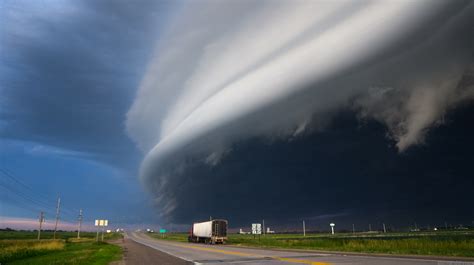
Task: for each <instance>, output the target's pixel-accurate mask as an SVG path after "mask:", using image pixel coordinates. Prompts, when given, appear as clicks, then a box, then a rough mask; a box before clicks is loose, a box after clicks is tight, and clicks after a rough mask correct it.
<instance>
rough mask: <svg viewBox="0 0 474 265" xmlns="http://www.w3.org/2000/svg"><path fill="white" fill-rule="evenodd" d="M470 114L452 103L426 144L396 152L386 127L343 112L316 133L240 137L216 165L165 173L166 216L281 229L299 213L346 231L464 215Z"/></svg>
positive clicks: (464, 218) (471, 108)
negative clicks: (171, 205)
mask: <svg viewBox="0 0 474 265" xmlns="http://www.w3.org/2000/svg"><path fill="white" fill-rule="evenodd" d="M472 115H474V105H472V104H470V105H463V106H461V107H459V108H458V109H457V110H455V111H454V112H452V113H451V115H448V116H447V117H446V123H447V126H442V127H439V128H437V129H435V130H432V131H431V132H430V133H429V134H428V136H427V142H428V144H427V145H422V146H417V147H414V148H412V149H410V150H409V151H407V152H405V153H403V154H399V153H398V151H397V149H396V147H395V142H394V141H389V140H387V138H386V129H385V128H384V126H382V125H381V124H379V123H377V122H374V121H372V122H367V123H366V124H364V125H361V124H360V121H359V120H358V118H357V117H356V116H355V114H354V113H353V112H350V111H344V112H341V113H338V114H337V115H336V118H335V119H334V120H333V122H332V123H331V125H330V126H328V127H327V128H326V129H325V130H324V131H322V132H318V133H312V134H307V135H304V136H300V137H297V138H294V139H292V140H290V141H288V140H276V141H268V140H265V139H262V138H255V139H252V140H249V141H245V142H241V143H237V144H235V145H234V146H233V148H232V152H230V153H229V154H228V155H227V156H226V157H224V158H223V160H222V161H221V162H220V163H219V164H217V165H215V166H213V167H211V166H209V165H207V164H205V163H190V164H192V166H189V167H187V169H186V170H184V171H181V172H179V173H176V175H177V176H179V177H176V178H174V179H170V182H171V183H168V185H169V186H172V187H174V192H175V194H174V195H175V196H174V198H176V201H175V203H176V204H177V205H179V207H178V208H177V210H176V211H175V214H174V215H173V217H172V219H170V220H171V221H174V222H177V223H186V222H189V221H193V220H194V221H198V220H206V219H207V218H208V216H213V217H221V218H227V219H229V220H230V222H231V224H232V226H233V227H238V226H247V225H248V224H250V223H252V222H255V221H260V220H262V219H265V222H266V223H267V224H268V225H270V226H272V227H279V228H285V227H288V228H295V227H298V226H299V224H300V221H301V220H306V221H307V224H308V226H311V227H312V228H316V229H327V227H328V226H327V224H328V223H329V222H331V221H333V222H336V223H337V224H338V227H339V228H346V229H349V228H350V227H351V224H352V223H355V224H356V225H357V227H358V228H359V229H360V228H362V226H363V228H365V229H366V228H367V224H368V223H372V225H373V228H374V229H377V228H378V226H379V225H380V224H381V223H382V222H385V223H386V224H390V225H391V226H393V227H398V228H400V227H401V226H402V227H407V226H408V225H410V224H411V225H413V222H418V224H423V225H427V224H431V225H434V224H438V225H439V224H443V223H444V221H447V222H450V223H456V222H457V223H462V222H464V223H470V222H471V220H472V218H474V215H473V212H472V211H471V204H472V192H471V190H472V189H473V188H474V187H473V184H472V175H471V172H472V170H471V165H472V162H474V161H473V156H472V155H471V152H472V146H474V140H473V138H472V135H474V126H473V123H472ZM188 162H189V161H188ZM190 176H192V177H190ZM174 181H176V182H174Z"/></svg>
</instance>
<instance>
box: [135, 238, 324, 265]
mask: <svg viewBox="0 0 474 265" xmlns="http://www.w3.org/2000/svg"><path fill="white" fill-rule="evenodd" d="M135 236H137V237H140V238H143V239H144V240H147V241H148V240H149V239H145V238H144V237H141V236H140V235H139V234H135ZM151 241H155V242H156V239H152V240H151ZM160 243H163V244H164V245H169V246H175V247H181V248H189V249H197V250H202V251H207V252H214V253H222V254H227V255H234V256H242V257H257V258H271V259H274V260H278V261H283V262H288V263H301V264H309V265H331V263H327V262H319V261H313V260H305V259H296V258H283V257H278V256H264V255H259V254H251V253H244V252H239V251H231V250H223V249H215V248H209V247H200V246H191V245H186V244H184V243H172V242H162V241H161V240H160ZM165 253H166V252H165ZM168 254H170V255H172V254H171V253H168Z"/></svg>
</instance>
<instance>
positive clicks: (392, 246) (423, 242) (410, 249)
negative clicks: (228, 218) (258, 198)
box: [151, 231, 474, 257]
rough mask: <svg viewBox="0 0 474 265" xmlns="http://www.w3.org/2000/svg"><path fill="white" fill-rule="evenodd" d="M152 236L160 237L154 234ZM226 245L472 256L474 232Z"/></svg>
mask: <svg viewBox="0 0 474 265" xmlns="http://www.w3.org/2000/svg"><path fill="white" fill-rule="evenodd" d="M151 235H152V236H153V237H156V238H161V236H160V235H158V234H151ZM228 238H229V240H228V244H233V245H240V246H252V247H270V248H291V249H307V250H323V251H347V252H364V253H386V254H401V255H436V256H457V257H474V231H462V232H456V231H452V232H438V233H386V234H384V233H379V234H362V233H361V234H355V235H353V234H349V233H348V234H338V235H334V236H330V235H328V234H310V235H307V236H306V237H303V236H302V235H301V234H273V235H265V236H263V235H262V236H261V237H260V240H259V239H258V238H256V239H254V237H253V236H252V235H239V234H230V235H229V236H228ZM164 239H166V240H174V241H182V242H185V241H187V234H185V233H182V234H178V233H176V234H167V235H166V236H165V238H164Z"/></svg>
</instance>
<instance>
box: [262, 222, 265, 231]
mask: <svg viewBox="0 0 474 265" xmlns="http://www.w3.org/2000/svg"><path fill="white" fill-rule="evenodd" d="M262 227H263V235H265V219H263V220H262Z"/></svg>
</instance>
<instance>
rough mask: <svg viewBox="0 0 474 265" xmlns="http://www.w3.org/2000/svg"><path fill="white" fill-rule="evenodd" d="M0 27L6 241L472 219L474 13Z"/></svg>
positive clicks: (120, 5)
mask: <svg viewBox="0 0 474 265" xmlns="http://www.w3.org/2000/svg"><path fill="white" fill-rule="evenodd" d="M0 12H1V13H0V24H1V25H2V26H1V27H0V34H1V35H0V38H1V39H0V44H1V46H0V49H1V50H0V139H1V142H0V151H1V160H0V176H1V178H0V180H1V182H0V189H1V193H0V199H1V204H0V207H1V208H0V218H2V220H3V221H2V220H0V226H1V225H2V222H3V224H4V225H6V224H13V223H14V222H15V220H17V222H18V223H20V222H21V220H24V219H25V218H26V219H28V218H35V217H36V216H37V214H38V212H39V210H40V209H43V208H44V210H45V211H47V213H48V214H49V218H52V215H53V212H54V200H55V198H56V196H58V194H59V195H60V196H61V198H62V201H63V202H64V209H65V212H64V221H69V222H74V219H75V215H77V210H78V209H80V208H83V209H84V210H85V212H86V213H87V214H88V218H89V220H93V219H95V218H99V217H104V218H109V219H110V220H113V221H114V222H115V223H120V224H128V225H136V224H141V223H145V224H154V225H166V224H170V223H174V224H188V223H190V222H192V221H196V220H202V219H206V218H208V217H209V216H213V217H222V218H226V219H228V220H229V221H230V223H231V226H233V225H235V226H240V225H245V224H248V223H250V222H253V221H255V220H260V219H262V218H265V219H266V220H268V221H267V222H270V223H271V224H274V225H275V226H277V227H281V228H284V227H292V226H293V224H297V223H298V222H299V221H300V220H302V219H305V220H308V222H309V224H310V225H312V226H313V227H320V226H323V225H324V224H326V223H328V222H329V221H334V222H337V223H338V224H340V225H341V226H348V225H349V224H352V223H357V224H358V225H360V226H363V225H366V224H367V223H373V224H374V225H375V224H380V223H381V222H386V223H390V224H391V225H394V226H407V225H409V224H410V223H413V222H416V221H417V222H421V223H425V224H428V223H432V224H440V223H444V221H447V222H450V223H470V222H471V221H472V220H473V219H474V212H473V211H472V207H470V205H472V203H473V199H472V194H471V192H470V191H471V190H472V189H473V188H474V186H473V181H472V173H471V172H472V170H471V168H470V165H472V162H474V155H473V154H471V153H472V152H471V151H472V148H473V147H474V141H473V140H472V135H474V124H473V122H472V121H473V120H472V117H473V114H474V102H473V99H474V60H473V59H474V57H473V52H474V48H473V47H474V34H473V33H474V32H473V31H474V19H473V18H474V3H472V2H471V1H461V0H457V1H416V2H415V1H331V2H330V1H319V0H314V1H265V0H264V1H231V0H229V1H221V2H217V1H189V2H188V1H172V2H166V1H136V2H133V3H132V2H129V1H108V0H104V1H2V2H1V3H0ZM47 217H48V215H47ZM15 218H16V219H15Z"/></svg>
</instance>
